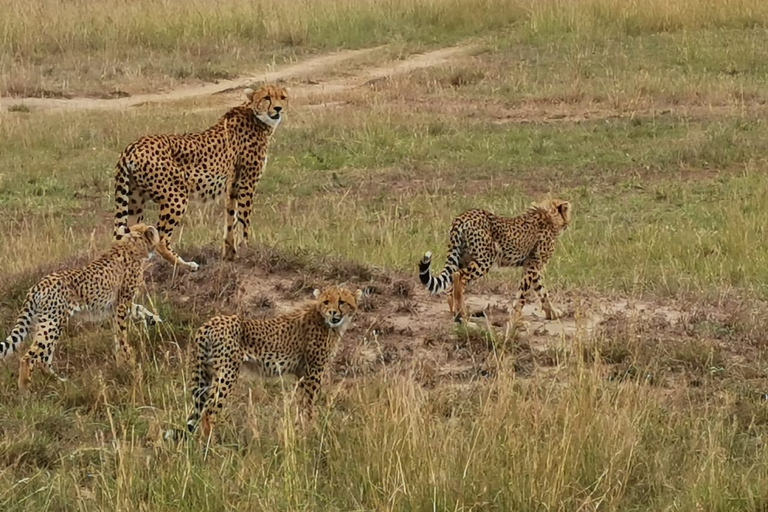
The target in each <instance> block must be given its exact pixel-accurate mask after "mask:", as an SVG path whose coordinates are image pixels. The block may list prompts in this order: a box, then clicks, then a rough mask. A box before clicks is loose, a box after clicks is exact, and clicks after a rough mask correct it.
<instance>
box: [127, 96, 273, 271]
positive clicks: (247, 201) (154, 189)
mask: <svg viewBox="0 0 768 512" xmlns="http://www.w3.org/2000/svg"><path fill="white" fill-rule="evenodd" d="M245 96H246V99H247V101H246V102H245V103H243V104H242V105H240V106H238V107H235V108H232V109H230V110H229V111H228V112H227V113H226V114H224V115H223V116H222V117H221V118H219V120H218V122H217V123H216V124H215V125H213V126H211V127H210V128H208V129H207V130H205V131H202V132H198V133H187V134H181V135H149V136H145V137H142V138H140V139H138V140H137V141H135V142H133V143H131V144H129V145H128V147H126V148H125V149H124V150H123V153H122V154H121V155H120V159H119V160H118V162H117V166H116V169H115V230H114V239H115V240H120V238H121V237H122V236H123V235H122V234H121V230H123V231H124V230H125V227H126V226H127V225H128V224H133V223H139V222H142V220H143V218H144V205H145V203H146V201H147V200H151V201H154V202H155V203H157V204H158V205H159V207H160V217H159V222H158V224H157V228H158V230H159V232H160V244H159V245H158V246H157V252H158V254H159V255H160V256H162V257H163V258H164V259H165V260H166V261H168V262H170V263H171V264H176V265H179V266H181V267H185V268H187V269H189V270H192V271H194V270H197V269H198V268H199V265H198V264H197V263H195V262H193V261H189V262H188V261H184V260H183V259H182V258H181V257H180V256H179V255H178V254H176V252H175V251H174V250H173V248H172V247H171V236H172V235H173V230H174V228H176V227H177V226H178V225H180V223H181V220H182V218H183V217H184V214H185V213H186V211H187V204H188V202H189V201H190V200H191V199H201V200H203V201H206V200H212V199H215V198H217V197H219V196H220V195H221V194H222V193H223V192H226V210H227V230H226V236H225V238H224V251H223V252H224V258H225V259H232V258H234V256H235V254H236V252H237V246H236V245H237V244H236V242H235V229H236V227H237V226H236V222H239V223H240V224H242V234H243V241H244V242H245V243H247V242H248V236H249V231H250V225H251V208H252V205H253V194H254V190H255V189H256V185H257V184H258V182H259V180H260V179H261V175H262V173H263V172H264V167H265V165H266V163H267V147H268V146H269V142H270V139H271V138H272V134H273V132H274V130H275V129H276V128H277V126H278V125H279V124H280V121H281V120H282V119H283V115H284V112H285V111H284V107H285V106H286V101H287V93H286V91H285V89H283V88H282V87H278V86H274V85H267V86H264V87H262V88H261V89H259V90H258V91H253V90H252V89H246V90H245Z"/></svg>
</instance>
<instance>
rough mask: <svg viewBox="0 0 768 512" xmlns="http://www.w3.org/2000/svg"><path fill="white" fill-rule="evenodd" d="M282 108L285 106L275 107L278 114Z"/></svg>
mask: <svg viewBox="0 0 768 512" xmlns="http://www.w3.org/2000/svg"><path fill="white" fill-rule="evenodd" d="M281 110H283V107H275V112H277V113H278V114H279V113H280V111H281Z"/></svg>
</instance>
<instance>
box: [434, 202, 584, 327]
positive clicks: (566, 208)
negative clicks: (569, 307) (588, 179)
mask: <svg viewBox="0 0 768 512" xmlns="http://www.w3.org/2000/svg"><path fill="white" fill-rule="evenodd" d="M570 222H571V203H569V202H568V201H562V200H560V199H552V200H549V201H543V202H541V203H538V204H536V203H534V204H533V205H531V206H530V207H529V208H528V209H527V210H526V211H525V213H523V214H521V215H518V216H517V217H511V218H509V217H500V216H498V215H494V214H492V213H490V212H487V211H484V210H469V211H467V212H465V213H462V214H461V215H459V216H458V217H456V219H454V221H453V224H452V225H451V232H450V245H449V247H448V260H447V262H446V264H445V268H444V269H443V271H442V272H441V273H440V274H439V275H437V276H433V275H431V274H430V265H431V262H432V253H431V252H427V253H426V254H425V255H424V257H423V258H422V260H421V262H420V263H419V278H420V279H421V282H422V284H424V286H426V287H427V289H428V290H429V291H430V293H433V294H437V293H440V292H443V291H445V290H448V289H450V288H451V287H453V293H452V294H451V295H450V296H449V297H448V305H449V307H450V309H451V313H453V314H454V316H455V318H456V319H457V320H458V319H461V318H462V317H466V316H467V311H466V308H465V304H464V288H465V287H466V286H467V285H468V284H469V283H471V282H472V281H474V280H476V279H478V278H480V277H483V276H485V275H486V274H487V273H488V271H489V270H490V269H491V267H492V266H493V265H494V264H495V265H498V266H500V267H524V268H525V272H524V274H523V277H522V280H521V281H520V287H519V290H518V292H517V295H516V296H515V300H514V303H513V306H512V314H513V318H514V320H515V322H516V323H517V324H518V325H520V324H524V322H522V315H523V306H524V305H525V297H526V295H527V293H528V292H529V291H530V290H531V289H533V290H534V291H535V292H536V293H537V294H538V295H539V298H540V299H541V305H542V309H543V310H544V313H545V314H546V317H547V319H550V320H551V319H555V318H558V317H559V316H560V315H561V312H560V311H558V310H557V309H556V308H555V307H554V306H553V305H552V303H551V302H550V299H549V294H548V293H547V290H546V288H545V287H544V284H543V282H542V277H541V274H542V272H543V271H544V267H545V266H546V264H547V261H549V259H550V258H551V257H552V254H553V253H554V251H555V244H556V242H557V239H558V237H559V236H560V234H561V233H562V232H563V231H564V230H565V229H567V228H568V225H569V224H570Z"/></svg>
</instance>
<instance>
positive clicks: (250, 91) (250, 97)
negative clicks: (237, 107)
mask: <svg viewBox="0 0 768 512" xmlns="http://www.w3.org/2000/svg"><path fill="white" fill-rule="evenodd" d="M243 92H244V93H245V97H246V98H248V101H253V95H254V94H256V92H255V91H254V90H253V89H251V88H250V87H248V88H247V89H246V90H245V91H243Z"/></svg>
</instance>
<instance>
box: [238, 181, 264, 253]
mask: <svg viewBox="0 0 768 512" xmlns="http://www.w3.org/2000/svg"><path fill="white" fill-rule="evenodd" d="M258 182H259V178H258V176H255V177H250V178H249V179H245V180H243V181H242V182H241V183H240V184H239V188H238V192H237V222H239V223H240V224H242V226H243V240H242V241H243V243H244V244H245V245H246V246H247V245H248V244H249V238H250V236H251V210H252V209H253V194H254V192H255V191H256V185H257V184H258ZM233 229H234V228H233Z"/></svg>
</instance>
